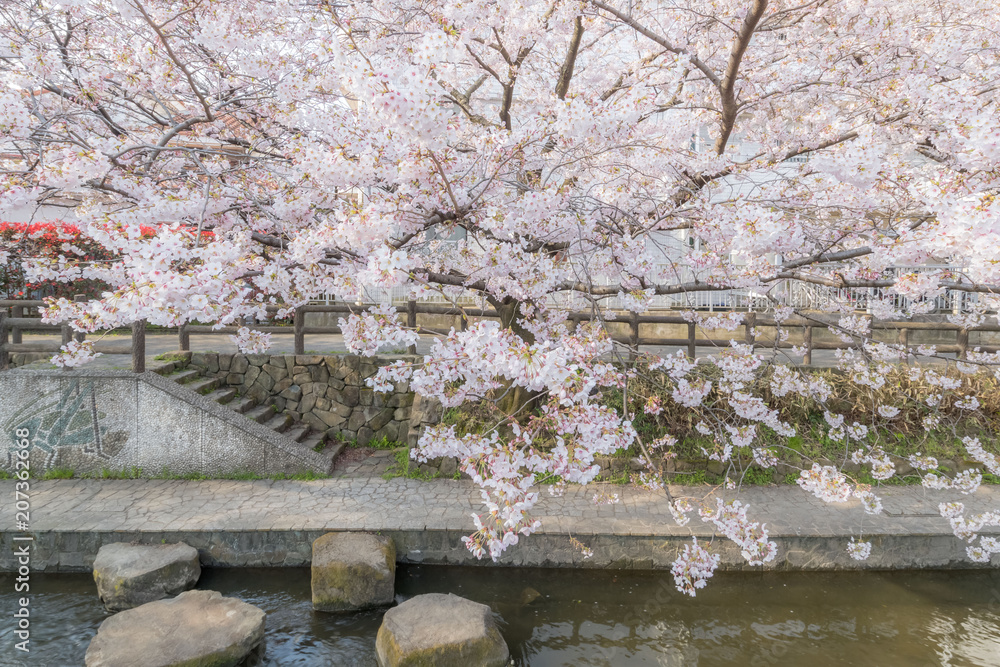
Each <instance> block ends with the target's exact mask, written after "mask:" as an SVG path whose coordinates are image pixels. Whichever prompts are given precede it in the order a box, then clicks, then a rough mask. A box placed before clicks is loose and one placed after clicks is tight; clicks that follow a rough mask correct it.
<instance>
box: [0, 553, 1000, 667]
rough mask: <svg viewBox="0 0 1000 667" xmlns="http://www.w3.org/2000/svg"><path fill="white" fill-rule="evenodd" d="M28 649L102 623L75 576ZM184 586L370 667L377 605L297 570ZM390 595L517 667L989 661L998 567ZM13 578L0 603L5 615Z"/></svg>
mask: <svg viewBox="0 0 1000 667" xmlns="http://www.w3.org/2000/svg"><path fill="white" fill-rule="evenodd" d="M31 587H32V588H31V605H32V609H33V612H32V651H31V653H30V655H29V656H28V659H26V660H25V659H24V658H23V657H21V662H17V659H18V658H19V657H20V656H17V655H16V654H15V651H14V650H13V641H14V638H13V634H12V630H13V626H12V624H11V623H10V622H9V620H5V621H3V623H2V627H0V665H19V664H24V665H45V666H47V667H69V666H71V665H82V664H83V656H84V654H85V653H86V650H87V645H88V643H89V642H90V640H91V639H92V638H93V636H94V635H95V634H96V632H97V627H98V626H99V625H100V623H101V621H103V620H104V619H105V618H107V616H108V614H107V612H105V611H104V608H103V607H102V605H101V604H100V602H99V601H98V599H97V593H96V588H95V586H94V582H93V579H92V578H91V577H90V576H89V575H87V574H42V573H36V574H34V575H32V578H31ZM198 587H199V588H204V589H209V590H217V591H220V592H222V593H223V594H224V595H230V596H234V597H238V598H241V599H243V600H246V601H247V602H250V603H251V604H255V605H257V606H259V607H261V608H262V609H263V610H264V611H266V612H267V656H268V657H267V664H268V665H269V666H274V667H278V666H280V667H286V666H307V665H309V666H312V665H337V666H344V667H350V666H358V667H372V666H374V665H375V657H374V644H375V634H376V632H377V631H378V627H379V624H380V622H381V617H382V612H381V611H374V612H366V613H359V614H350V615H335V614H325V613H319V612H313V610H312V607H311V603H310V594H309V570H308V568H293V569H232V570H226V569H216V570H205V571H204V572H203V574H202V579H201V581H200V582H199V584H198ZM396 591H397V601H402V600H405V599H407V598H409V597H412V596H414V595H419V594H421V593H431V592H440V593H448V592H451V593H455V594H456V595H461V596H463V597H467V598H470V599H472V600H476V601H478V602H483V603H485V604H488V605H490V606H491V607H493V609H494V610H495V611H497V612H498V613H499V614H501V616H502V617H503V619H504V622H503V633H504V637H505V639H506V640H507V643H508V645H509V646H510V648H511V653H512V656H513V658H514V662H515V664H516V665H518V667H555V666H557V665H558V666H562V665H566V666H569V665H572V666H578V665H579V666H598V665H600V666H603V665H614V666H616V667H617V666H618V665H621V666H627V667H631V666H636V667H638V666H652V665H659V666H667V667H674V666H677V667H681V666H684V667H687V666H695V665H697V666H704V667H709V666H715V665H761V666H763V665H808V667H824V666H826V665H879V666H885V667H897V666H898V667H903V666H906V667H910V666H912V665H955V666H960V665H983V666H993V665H1000V571H997V570H976V571H957V572H924V573H913V572H907V573H899V572H895V573H892V572H882V573H878V572H874V573H873V572H869V573H838V574H821V573H794V574H789V573H771V574H735V573H734V574H719V575H716V577H715V578H714V579H713V580H711V582H710V583H709V587H708V588H707V589H705V590H704V591H702V592H701V593H699V595H698V597H697V598H695V599H691V598H688V597H686V596H683V595H681V594H680V593H678V592H677V591H676V590H674V588H673V582H672V578H671V577H670V575H669V574H667V573H630V572H608V571H596V570H595V571H584V570H541V569H502V568H475V567H440V566H408V567H404V566H400V568H399V570H398V573H397V578H396ZM18 595H19V594H15V593H14V579H13V576H12V575H0V609H3V610H4V613H3V616H4V617H5V618H9V615H8V613H7V611H6V610H13V609H14V605H15V602H14V601H15V598H16V597H18Z"/></svg>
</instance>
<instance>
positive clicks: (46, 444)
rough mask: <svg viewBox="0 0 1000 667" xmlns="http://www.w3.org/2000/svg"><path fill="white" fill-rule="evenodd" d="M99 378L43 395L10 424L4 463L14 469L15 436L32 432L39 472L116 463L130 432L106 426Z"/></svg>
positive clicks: (70, 382) (74, 381) (74, 382)
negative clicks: (22, 430)
mask: <svg viewBox="0 0 1000 667" xmlns="http://www.w3.org/2000/svg"><path fill="white" fill-rule="evenodd" d="M95 384H96V383H95V382H94V381H93V380H85V379H71V380H68V381H67V382H66V383H65V384H64V385H63V388H62V389H56V390H52V391H46V392H43V393H40V394H39V395H38V396H37V397H36V398H35V399H34V400H29V401H28V402H27V403H26V404H24V405H23V406H22V407H20V408H19V409H17V411H16V412H15V413H14V414H13V415H12V416H11V417H10V418H9V419H7V420H6V421H5V422H4V432H5V433H6V434H7V437H8V445H7V449H6V452H5V455H4V459H3V462H2V466H0V467H3V468H5V469H7V470H12V469H13V467H14V464H13V461H14V458H13V457H14V451H15V449H16V447H15V445H14V433H15V431H16V430H18V429H28V432H29V434H30V435H29V440H30V441H31V446H30V449H29V451H30V452H31V467H32V468H33V469H37V468H42V469H49V468H59V467H75V466H79V465H80V464H94V463H99V462H101V461H110V460H111V458H112V457H114V456H115V455H116V454H118V452H120V451H121V450H122V448H123V447H124V446H125V443H127V442H128V438H129V433H128V432H127V431H121V430H115V431H111V430H109V429H108V428H107V427H106V426H103V425H102V424H101V421H102V420H103V419H105V418H106V417H107V415H106V413H105V412H104V411H103V410H102V409H100V407H99V406H100V405H101V403H102V401H101V400H100V396H99V394H98V391H97V387H96V386H95Z"/></svg>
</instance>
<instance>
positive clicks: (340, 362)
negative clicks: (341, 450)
mask: <svg viewBox="0 0 1000 667" xmlns="http://www.w3.org/2000/svg"><path fill="white" fill-rule="evenodd" d="M416 359H417V358H416V357H413V356H405V355H403V356H399V355H394V356H381V357H372V358H365V357H360V356H358V355H353V354H330V355H268V354H247V355H244V354H218V353H207V352H196V353H194V354H192V355H191V362H190V364H191V366H192V367H195V368H199V369H201V370H202V372H203V373H204V374H205V375H207V376H214V377H218V378H220V379H221V380H222V381H223V384H224V385H226V386H229V387H233V388H234V389H236V390H237V391H238V392H239V393H240V395H241V396H250V397H252V398H254V399H256V400H257V401H258V402H259V403H261V404H271V405H273V406H274V408H275V410H276V411H278V412H287V414H289V415H290V416H291V417H292V418H293V419H295V420H296V421H302V422H303V423H306V424H309V425H310V426H311V427H313V428H314V429H316V430H318V431H323V432H326V433H327V435H328V436H339V437H341V438H345V439H348V440H357V442H358V444H360V445H367V444H368V443H369V442H371V441H372V440H378V439H381V438H385V439H386V440H389V441H393V442H403V443H406V442H408V441H409V440H410V439H411V435H412V436H414V439H415V436H417V435H419V428H420V427H421V426H423V425H426V424H427V423H431V422H436V421H437V420H439V419H440V410H435V409H434V408H433V406H427V407H426V409H424V408H421V407H420V406H418V410H417V412H418V413H419V414H417V418H416V419H415V420H414V419H413V415H414V412H413V403H414V394H413V392H411V391H410V389H409V386H408V384H407V383H396V385H395V387H394V388H393V390H392V391H391V392H387V393H378V392H375V391H374V390H373V389H371V388H370V387H368V385H367V384H366V383H365V380H366V379H368V378H370V377H372V376H373V375H375V373H376V372H377V371H378V368H379V366H384V365H387V364H391V363H394V362H395V361H397V360H404V361H415V360H416ZM423 403H425V402H421V404H423ZM425 412H427V413H428V414H424V413H425ZM435 415H436V416H437V419H433V417H434V416H435ZM411 426H412V427H414V432H413V433H412V434H411Z"/></svg>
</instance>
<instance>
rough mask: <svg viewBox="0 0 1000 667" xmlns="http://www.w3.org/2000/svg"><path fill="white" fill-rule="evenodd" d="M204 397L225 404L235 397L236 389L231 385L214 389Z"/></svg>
mask: <svg viewBox="0 0 1000 667" xmlns="http://www.w3.org/2000/svg"><path fill="white" fill-rule="evenodd" d="M205 398H207V399H209V400H212V401H215V402H216V403H221V404H222V405H225V404H226V403H229V401H231V400H233V399H234V398H236V390H235V389H233V388H232V387H226V388H224V389H216V390H215V391H212V392H209V393H207V394H205Z"/></svg>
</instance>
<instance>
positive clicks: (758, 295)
mask: <svg viewBox="0 0 1000 667" xmlns="http://www.w3.org/2000/svg"><path fill="white" fill-rule="evenodd" d="M941 269H948V270H951V271H956V272H959V271H961V268H960V267H957V266H950V265H926V266H894V267H891V268H889V269H887V270H886V272H885V274H886V277H898V276H901V275H904V274H907V273H912V272H920V271H936V270H941ZM768 294H769V295H771V296H772V297H774V298H775V299H776V300H778V301H779V302H780V303H782V304H784V305H787V306H792V307H794V308H800V309H815V310H825V309H827V308H829V306H830V304H848V305H851V306H852V307H853V308H854V309H855V310H867V309H868V304H869V303H870V302H871V301H873V300H876V299H878V300H882V299H890V300H891V301H892V303H893V305H894V306H895V307H897V308H901V309H908V308H910V307H911V306H912V305H913V301H912V299H910V298H909V297H904V296H901V295H898V294H890V293H889V290H888V289H886V288H872V287H864V288H856V287H852V288H844V289H838V288H832V287H825V286H822V285H811V284H808V283H803V282H799V281H794V280H783V281H779V282H776V283H774V284H773V285H772V286H771V287H769V288H768V291H767V294H764V293H762V292H761V291H754V290H747V289H731V290H715V291H697V292H685V293H681V294H671V295H657V296H655V297H653V299H652V300H651V303H650V305H649V310H653V311H655V310H677V309H691V310H707V311H727V310H765V309H767V308H768V307H769V306H770V305H771V303H772V302H771V300H770V299H769V298H768ZM408 299H409V291H408V290H407V289H406V288H404V287H394V288H389V289H386V288H381V287H366V288H363V290H362V292H361V294H359V295H358V296H357V297H356V298H355V299H340V300H338V299H336V298H334V297H333V296H332V295H326V296H325V297H323V298H321V299H319V301H320V302H322V303H326V304H334V303H345V302H346V303H362V304H390V305H397V306H398V305H400V304H403V303H405V302H406V301H407V300H408ZM976 300H977V295H976V294H970V293H967V292H957V291H953V290H948V291H946V292H945V293H944V294H942V295H941V296H938V297H936V298H935V299H934V308H933V310H932V311H931V312H936V313H952V312H961V311H962V310H963V309H966V308H968V306H969V305H970V304H971V303H974V302H975V301H976ZM420 301H421V302H424V303H440V304H444V303H458V304H460V305H467V306H477V305H481V304H480V303H479V301H478V300H477V298H476V297H475V296H474V295H472V294H471V293H469V294H466V295H462V296H459V297H457V298H455V299H450V298H447V297H445V296H444V295H441V294H433V295H430V296H427V297H422V298H421V299H420ZM559 303H560V305H563V306H565V307H570V308H576V309H580V308H587V307H588V305H589V304H588V302H587V301H586V300H585V299H583V298H582V297H580V296H570V297H562V298H560V299H559ZM601 304H602V305H603V306H604V307H605V308H610V309H613V310H619V309H623V307H624V304H623V302H622V299H620V298H619V297H607V298H604V299H601Z"/></svg>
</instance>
